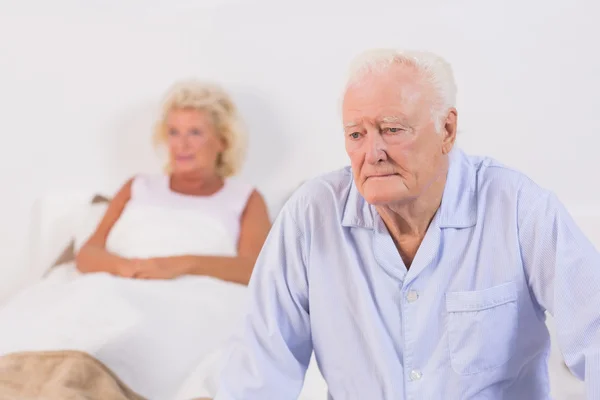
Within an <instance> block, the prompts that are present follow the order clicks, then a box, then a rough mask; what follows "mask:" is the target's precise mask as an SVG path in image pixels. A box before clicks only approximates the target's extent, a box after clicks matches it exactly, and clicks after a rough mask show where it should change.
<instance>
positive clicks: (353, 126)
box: [344, 122, 358, 129]
mask: <svg viewBox="0 0 600 400" xmlns="http://www.w3.org/2000/svg"><path fill="white" fill-rule="evenodd" d="M357 126H358V122H347V123H345V124H344V129H348V128H356V127H357Z"/></svg>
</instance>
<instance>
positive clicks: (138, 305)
mask: <svg viewBox="0 0 600 400" xmlns="http://www.w3.org/2000/svg"><path fill="white" fill-rule="evenodd" d="M244 139H245V134H244V131H243V129H242V124H241V121H240V117H239V115H238V113H237V110H236V107H235V106H234V104H233V103H232V101H231V99H230V98H229V96H228V95H227V94H226V93H225V92H224V91H223V90H222V89H220V88H219V87H218V86H215V85H213V84H205V83H200V82H184V83H179V84H177V85H175V86H174V87H173V88H172V89H171V90H170V92H169V93H168V95H167V97H166V100H165V101H164V105H163V109H162V114H161V115H160V118H159V121H158V123H157V126H156V132H155V140H156V141H157V143H158V144H160V145H162V146H164V147H165V148H166V149H167V150H168V156H169V162H168V165H167V168H166V169H167V171H168V172H167V173H166V174H160V175H137V176H135V177H133V178H131V179H129V180H128V181H127V182H126V183H125V184H124V185H123V186H122V188H121V189H120V190H119V191H118V193H117V194H116V196H115V197H114V198H113V199H112V200H111V202H110V204H109V205H108V207H107V210H106V212H105V214H104V216H103V218H102V219H101V221H100V223H99V224H98V226H97V228H96V229H95V231H94V232H93V233H92V234H91V236H90V237H89V238H88V239H87V241H86V242H85V243H84V244H83V246H81V248H80V250H79V252H78V254H77V256H76V262H75V265H74V266H72V267H73V268H75V267H76V269H77V270H79V271H80V272H81V274H75V275H76V278H74V279H73V280H70V281H68V282H58V283H57V282H54V281H52V282H50V281H46V282H40V283H39V284H36V285H34V286H32V287H30V288H28V289H27V290H25V291H24V292H23V293H21V294H20V295H19V296H16V297H15V298H13V299H12V300H11V302H10V303H9V304H7V305H6V306H5V307H4V308H2V309H0V326H1V327H2V329H1V330H0V371H2V373H0V375H2V377H0V398H33V397H36V398H39V397H44V398H47V399H50V400H54V399H55V398H56V399H59V398H71V396H76V397H77V398H79V397H86V398H115V399H117V398H118V399H129V400H132V399H136V400H137V399H138V398H139V397H138V395H140V396H143V397H144V398H150V399H167V398H168V399H174V400H177V399H189V398H190V397H193V396H199V395H202V394H208V395H211V392H210V390H208V389H207V387H206V385H207V384H206V382H207V380H214V378H213V376H214V373H215V370H216V369H215V368H216V365H217V358H218V357H217V355H219V354H221V353H222V349H223V348H225V346H226V342H227V340H228V338H229V337H230V336H231V334H232V333H233V332H234V328H235V326H236V325H237V323H238V321H239V318H240V316H241V315H240V312H241V310H242V305H243V304H244V303H245V301H246V298H245V296H246V284H247V283H248V280H249V278H250V275H251V273H252V268H253V265H254V263H255V261H256V258H257V256H258V253H259V251H260V250H261V246H262V245H263V242H264V241H265V238H266V236H267V233H268V232H269V228H270V221H269V216H268V213H267V208H266V205H265V202H264V200H263V198H262V197H261V195H260V194H259V193H258V192H257V191H256V190H255V189H253V188H252V187H251V186H249V185H247V184H245V183H242V182H240V181H237V180H234V179H232V178H231V177H232V175H234V174H235V173H236V172H238V170H239V169H240V167H241V164H242V158H243V157H242V156H243V153H244V145H245V140H244ZM213 360H214V361H213ZM99 363H100V364H101V367H99ZM213 365H215V366H214V367H213ZM119 388H120V389H119ZM115 390H117V391H119V394H118V395H113V394H111V393H113V391H115ZM132 391H133V392H132ZM28 396H29V397H28Z"/></svg>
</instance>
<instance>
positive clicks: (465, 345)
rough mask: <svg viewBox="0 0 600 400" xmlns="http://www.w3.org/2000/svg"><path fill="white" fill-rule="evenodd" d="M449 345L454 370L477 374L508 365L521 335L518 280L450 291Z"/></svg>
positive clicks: (448, 302)
mask: <svg viewBox="0 0 600 400" xmlns="http://www.w3.org/2000/svg"><path fill="white" fill-rule="evenodd" d="M446 311H447V313H448V325H447V326H448V345H449V353H450V362H451V364H452V369H454V371H455V372H457V373H458V374H461V375H473V374H478V373H481V372H485V371H489V370H492V369H495V368H498V367H500V366H502V365H504V364H506V363H507V362H508V361H509V360H510V358H511V357H512V355H513V351H514V347H515V346H514V344H515V340H516V334H517V323H518V307H517V287H516V285H515V283H514V282H509V283H505V284H502V285H499V286H493V287H491V288H489V289H485V290H477V291H469V292H448V293H446Z"/></svg>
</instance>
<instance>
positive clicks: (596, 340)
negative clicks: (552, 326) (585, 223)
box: [518, 190, 600, 400]
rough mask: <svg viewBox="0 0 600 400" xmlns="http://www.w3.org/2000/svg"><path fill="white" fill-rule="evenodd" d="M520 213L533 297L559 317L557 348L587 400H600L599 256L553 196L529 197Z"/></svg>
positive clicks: (525, 197) (538, 194)
mask: <svg viewBox="0 0 600 400" xmlns="http://www.w3.org/2000/svg"><path fill="white" fill-rule="evenodd" d="M518 211H519V241H520V244H521V253H522V258H523V263H524V267H525V270H526V274H527V275H528V281H529V286H530V288H531V292H532V293H533V295H534V297H535V300H536V301H537V303H538V304H539V305H540V307H541V308H542V309H543V310H545V311H548V312H549V313H550V314H552V315H553V316H554V319H555V322H556V328H557V340H558V345H559V347H560V349H561V351H562V353H563V356H564V359H565V362H566V364H567V365H568V367H569V368H570V369H571V371H572V372H573V374H574V375H575V376H577V377H578V378H579V379H582V380H585V386H586V392H587V397H588V399H594V400H597V399H600V254H599V253H598V251H597V250H596V248H595V247H594V245H593V244H592V243H591V242H590V241H589V240H588V239H587V238H586V236H585V235H584V234H583V232H582V231H581V229H580V228H579V227H578V226H577V224H576V223H575V221H574V220H573V218H572V217H571V215H570V214H569V212H568V211H567V210H566V209H565V207H564V206H563V205H562V204H561V203H560V202H559V200H558V199H557V198H556V196H555V195H554V194H552V193H549V192H542V191H541V190H531V191H528V193H525V194H523V195H522V196H521V199H520V201H519V210H518Z"/></svg>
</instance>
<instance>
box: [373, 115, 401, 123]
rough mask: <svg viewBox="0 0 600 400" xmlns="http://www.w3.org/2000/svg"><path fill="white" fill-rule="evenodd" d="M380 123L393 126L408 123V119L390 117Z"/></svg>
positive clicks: (382, 119)
mask: <svg viewBox="0 0 600 400" xmlns="http://www.w3.org/2000/svg"><path fill="white" fill-rule="evenodd" d="M379 121H380V122H383V123H384V124H393V123H398V122H406V119H405V118H403V117H398V116H389V117H383V118H381V119H380V120H379Z"/></svg>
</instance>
